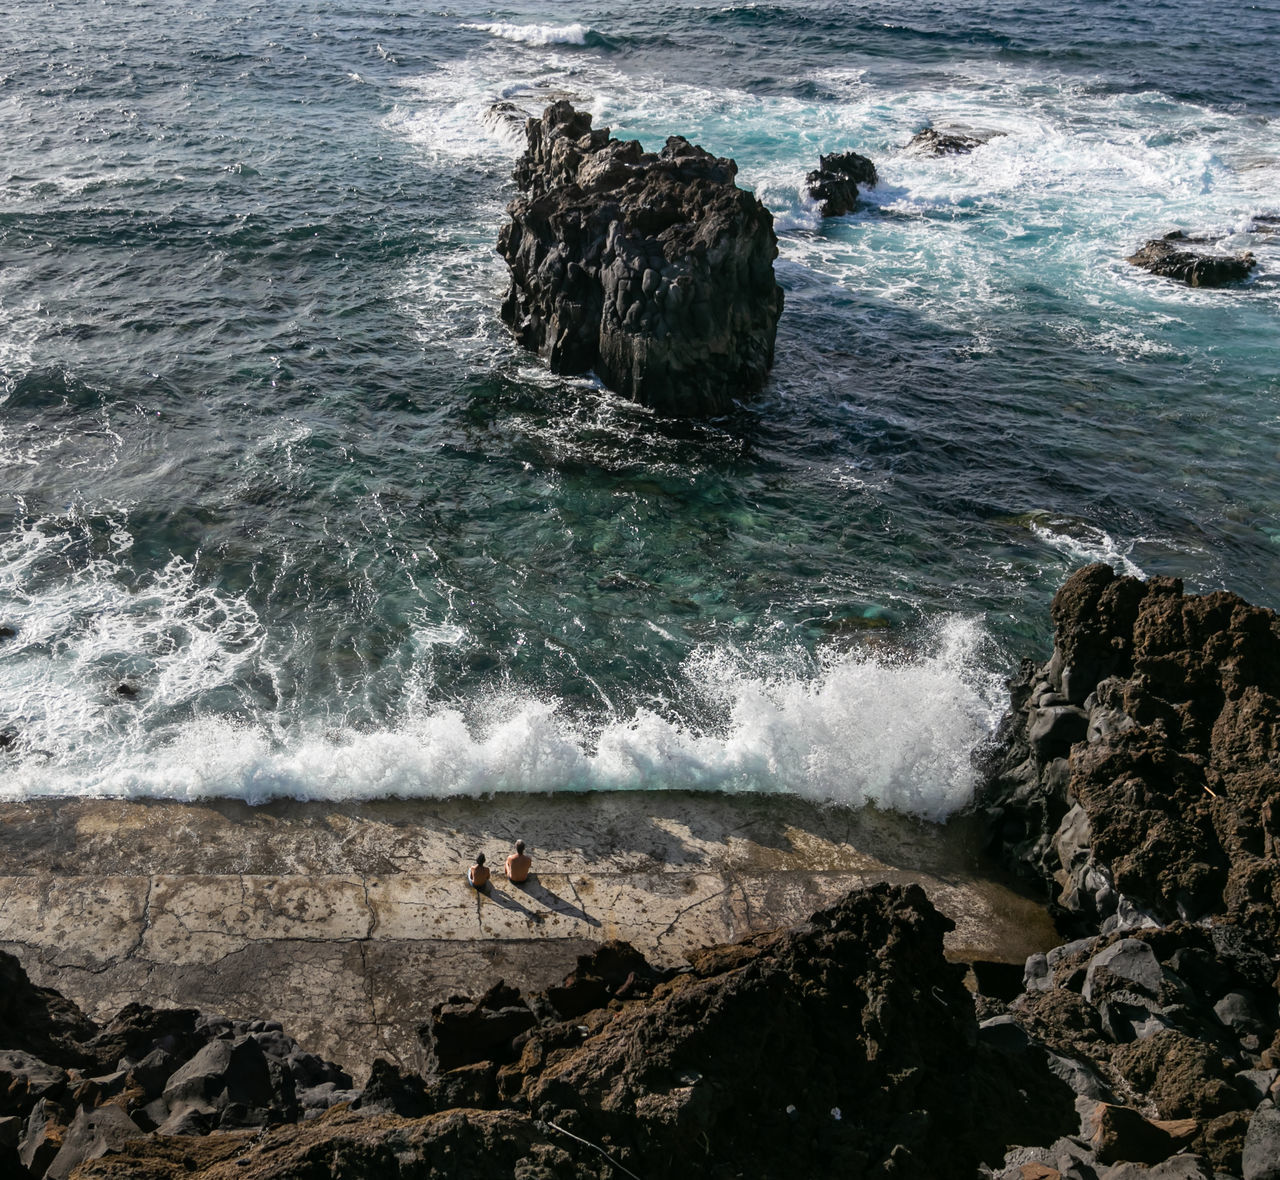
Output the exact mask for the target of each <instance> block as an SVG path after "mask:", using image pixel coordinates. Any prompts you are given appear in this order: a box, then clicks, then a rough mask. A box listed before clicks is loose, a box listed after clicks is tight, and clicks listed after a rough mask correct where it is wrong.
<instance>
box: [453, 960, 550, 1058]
mask: <svg viewBox="0 0 1280 1180" xmlns="http://www.w3.org/2000/svg"><path fill="white" fill-rule="evenodd" d="M536 1023H537V1017H536V1016H534V1014H533V1013H532V1012H531V1011H530V1010H529V1007H528V1005H526V1004H525V1002H524V999H523V997H522V996H521V995H520V993H519V991H517V990H516V989H515V988H513V987H508V986H507V985H506V984H505V983H504V982H503V981H502V980H498V982H497V983H495V984H494V985H493V987H491V988H490V989H489V990H488V991H487V992H485V994H484V995H483V996H481V998H480V999H479V1000H478V1001H476V1002H475V1003H472V1002H471V1001H470V1000H469V999H465V998H462V997H451V998H450V999H448V1000H446V1001H445V1002H444V1003H442V1004H436V1005H435V1006H434V1007H433V1008H432V1009H431V1025H430V1036H429V1038H428V1039H429V1042H430V1043H431V1044H433V1045H434V1048H435V1059H436V1068H437V1069H439V1070H440V1071H442V1072H443V1071H446V1070H450V1069H455V1068H456V1067H458V1066H460V1065H473V1064H475V1063H476V1062H477V1061H498V1062H507V1061H514V1060H515V1059H516V1057H517V1056H518V1055H519V1050H518V1049H517V1048H516V1046H515V1043H514V1042H515V1039H516V1038H517V1037H518V1036H519V1035H520V1034H521V1033H524V1032H528V1030H529V1029H531V1028H532V1027H533V1026H534V1025H535V1024H536Z"/></svg>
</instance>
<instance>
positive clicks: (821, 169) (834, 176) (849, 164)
mask: <svg viewBox="0 0 1280 1180" xmlns="http://www.w3.org/2000/svg"><path fill="white" fill-rule="evenodd" d="M878 179H879V178H878V177H877V175H876V166H875V164H873V163H872V162H871V161H870V160H869V159H867V157H866V156H860V155H859V154H858V153H857V152H836V153H832V154H831V155H829V156H819V157H818V170H817V171H816V172H810V173H809V175H808V176H807V177H805V184H806V186H807V187H808V189H809V195H810V196H811V197H812V198H813V199H814V200H815V201H820V202H821V204H822V216H823V217H843V216H844V215H845V214H846V213H851V212H853V208H854V206H855V205H856V204H857V203H858V186H859V185H862V186H863V187H864V188H874V187H875V186H876V182H877V180H878Z"/></svg>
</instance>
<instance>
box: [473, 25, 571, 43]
mask: <svg viewBox="0 0 1280 1180" xmlns="http://www.w3.org/2000/svg"><path fill="white" fill-rule="evenodd" d="M462 27H463V28H464V29H473V30H475V31H476V32H478V33H488V34H490V35H491V36H493V37H501V38H502V40H504V41H517V42H519V43H520V44H522V45H585V44H586V43H587V34H588V33H589V32H591V29H590V28H589V27H588V26H587V25H584V24H581V23H580V22H578V21H575V22H574V23H573V24H571V25H515V24H508V23H505V22H495V23H493V24H487V25H463V26H462Z"/></svg>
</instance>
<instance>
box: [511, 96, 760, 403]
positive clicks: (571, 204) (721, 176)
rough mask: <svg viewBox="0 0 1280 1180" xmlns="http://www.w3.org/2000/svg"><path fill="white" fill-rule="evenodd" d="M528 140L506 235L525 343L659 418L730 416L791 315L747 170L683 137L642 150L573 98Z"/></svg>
mask: <svg viewBox="0 0 1280 1180" xmlns="http://www.w3.org/2000/svg"><path fill="white" fill-rule="evenodd" d="M526 134H527V137H528V150H527V151H526V152H525V154H524V156H523V157H522V158H521V159H520V162H519V163H518V164H517V166H516V170H515V180H516V183H517V185H518V186H519V187H520V190H521V195H520V196H519V197H517V198H516V199H515V200H514V201H512V202H511V204H510V205H509V206H508V212H509V213H510V215H511V221H510V222H509V223H508V224H507V225H505V226H504V227H503V229H502V231H501V232H500V234H499V237H498V252H499V253H500V254H501V255H502V256H503V258H505V259H506V261H507V264H508V265H509V266H510V268H511V286H510V289H509V290H508V292H507V295H506V298H505V299H504V300H503V303H502V318H503V320H504V321H505V322H506V323H507V324H508V325H509V326H510V327H511V328H512V330H513V331H514V332H515V334H516V338H517V339H518V340H519V341H520V343H521V344H523V345H524V346H525V347H526V348H529V349H532V350H533V351H535V352H537V353H539V354H540V355H542V356H544V357H546V359H547V360H548V362H549V363H550V365H551V368H552V370H553V371H555V372H557V373H588V372H594V373H595V374H596V375H597V376H598V377H599V378H600V379H601V380H602V381H603V382H604V383H605V384H606V385H607V386H609V388H611V389H614V390H616V391H617V392H619V393H621V394H624V395H625V396H627V397H629V398H632V399H634V400H636V401H639V402H642V403H644V404H645V405H649V406H652V407H654V409H656V410H658V411H660V412H662V413H664V414H671V415H680V416H701V415H715V414H721V413H724V412H725V411H727V410H728V409H729V408H730V406H731V405H732V404H733V402H734V400H735V399H737V398H740V397H744V396H746V395H748V394H751V393H753V392H755V391H756V390H758V389H759V388H760V386H761V385H762V384H763V383H764V380H765V377H766V376H767V374H768V372H769V368H770V366H771V365H772V363H773V346H774V338H775V335H776V332H777V326H778V317H779V316H780V315H781V314H782V288H781V287H779V286H778V284H777V282H776V280H775V279H774V274H773V260H774V258H776V257H777V253H778V243H777V237H776V235H775V234H774V231H773V218H772V216H771V215H770V213H769V211H768V210H767V209H765V207H764V206H763V205H762V204H761V203H760V201H759V200H757V199H756V198H755V197H754V196H753V195H752V194H751V193H749V192H746V191H744V190H743V189H740V188H738V187H737V185H736V184H735V183H734V177H735V176H736V174H737V165H736V164H735V163H734V162H733V161H732V160H727V159H721V158H718V157H716V156H713V155H711V154H710V153H709V152H707V151H704V150H703V149H702V148H700V147H697V146H695V145H693V144H691V143H689V142H688V141H687V140H685V139H683V138H681V137H680V136H672V137H671V138H670V139H668V140H667V143H666V146H665V147H664V148H663V149H662V150H661V151H660V152H657V153H653V152H646V151H644V150H643V149H642V148H641V146H640V143H639V141H637V140H625V141H624V140H617V139H612V138H611V137H610V135H609V130H608V128H597V129H593V128H592V126H591V116H590V115H589V114H586V113H584V112H580V111H576V110H574V108H573V106H572V105H571V104H570V103H568V102H565V101H561V102H557V103H554V104H552V105H551V106H549V107H548V108H547V109H546V111H545V112H544V113H543V115H542V117H541V118H540V119H530V120H529V121H528V123H527V124H526Z"/></svg>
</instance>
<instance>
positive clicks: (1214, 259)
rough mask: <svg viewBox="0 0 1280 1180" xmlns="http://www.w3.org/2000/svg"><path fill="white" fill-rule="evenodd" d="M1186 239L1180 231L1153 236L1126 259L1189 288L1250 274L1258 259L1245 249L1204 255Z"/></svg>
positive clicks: (1216, 284) (1221, 284) (1217, 284)
mask: <svg viewBox="0 0 1280 1180" xmlns="http://www.w3.org/2000/svg"><path fill="white" fill-rule="evenodd" d="M1188 240H1189V239H1188V238H1187V236H1186V235H1185V234H1184V233H1183V232H1182V231H1181V230H1174V232H1173V233H1169V234H1165V236H1164V237H1163V238H1153V239H1152V240H1151V241H1149V242H1148V243H1147V244H1146V245H1145V246H1143V247H1142V248H1141V249H1140V250H1138V251H1137V252H1136V253H1134V254H1130V255H1129V257H1128V258H1127V259H1125V261H1126V262H1131V263H1132V264H1133V265H1134V266H1138V267H1141V268H1142V269H1143V270H1149V271H1150V272H1151V273H1152V274H1153V275H1160V276H1162V277H1163V278H1167V279H1177V280H1178V281H1179V282H1180V283H1186V284H1187V286H1189V287H1225V286H1226V285H1227V284H1228V283H1238V282H1240V281H1241V280H1242V279H1246V278H1248V277H1249V272H1250V271H1251V270H1253V268H1254V267H1255V266H1256V265H1257V259H1256V258H1254V256H1253V255H1252V254H1250V253H1249V252H1248V251H1244V252H1243V253H1240V254H1204V253H1201V252H1200V251H1199V250H1188V249H1187V248H1186V246H1185V245H1184V243H1186V242H1187V241H1188Z"/></svg>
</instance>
